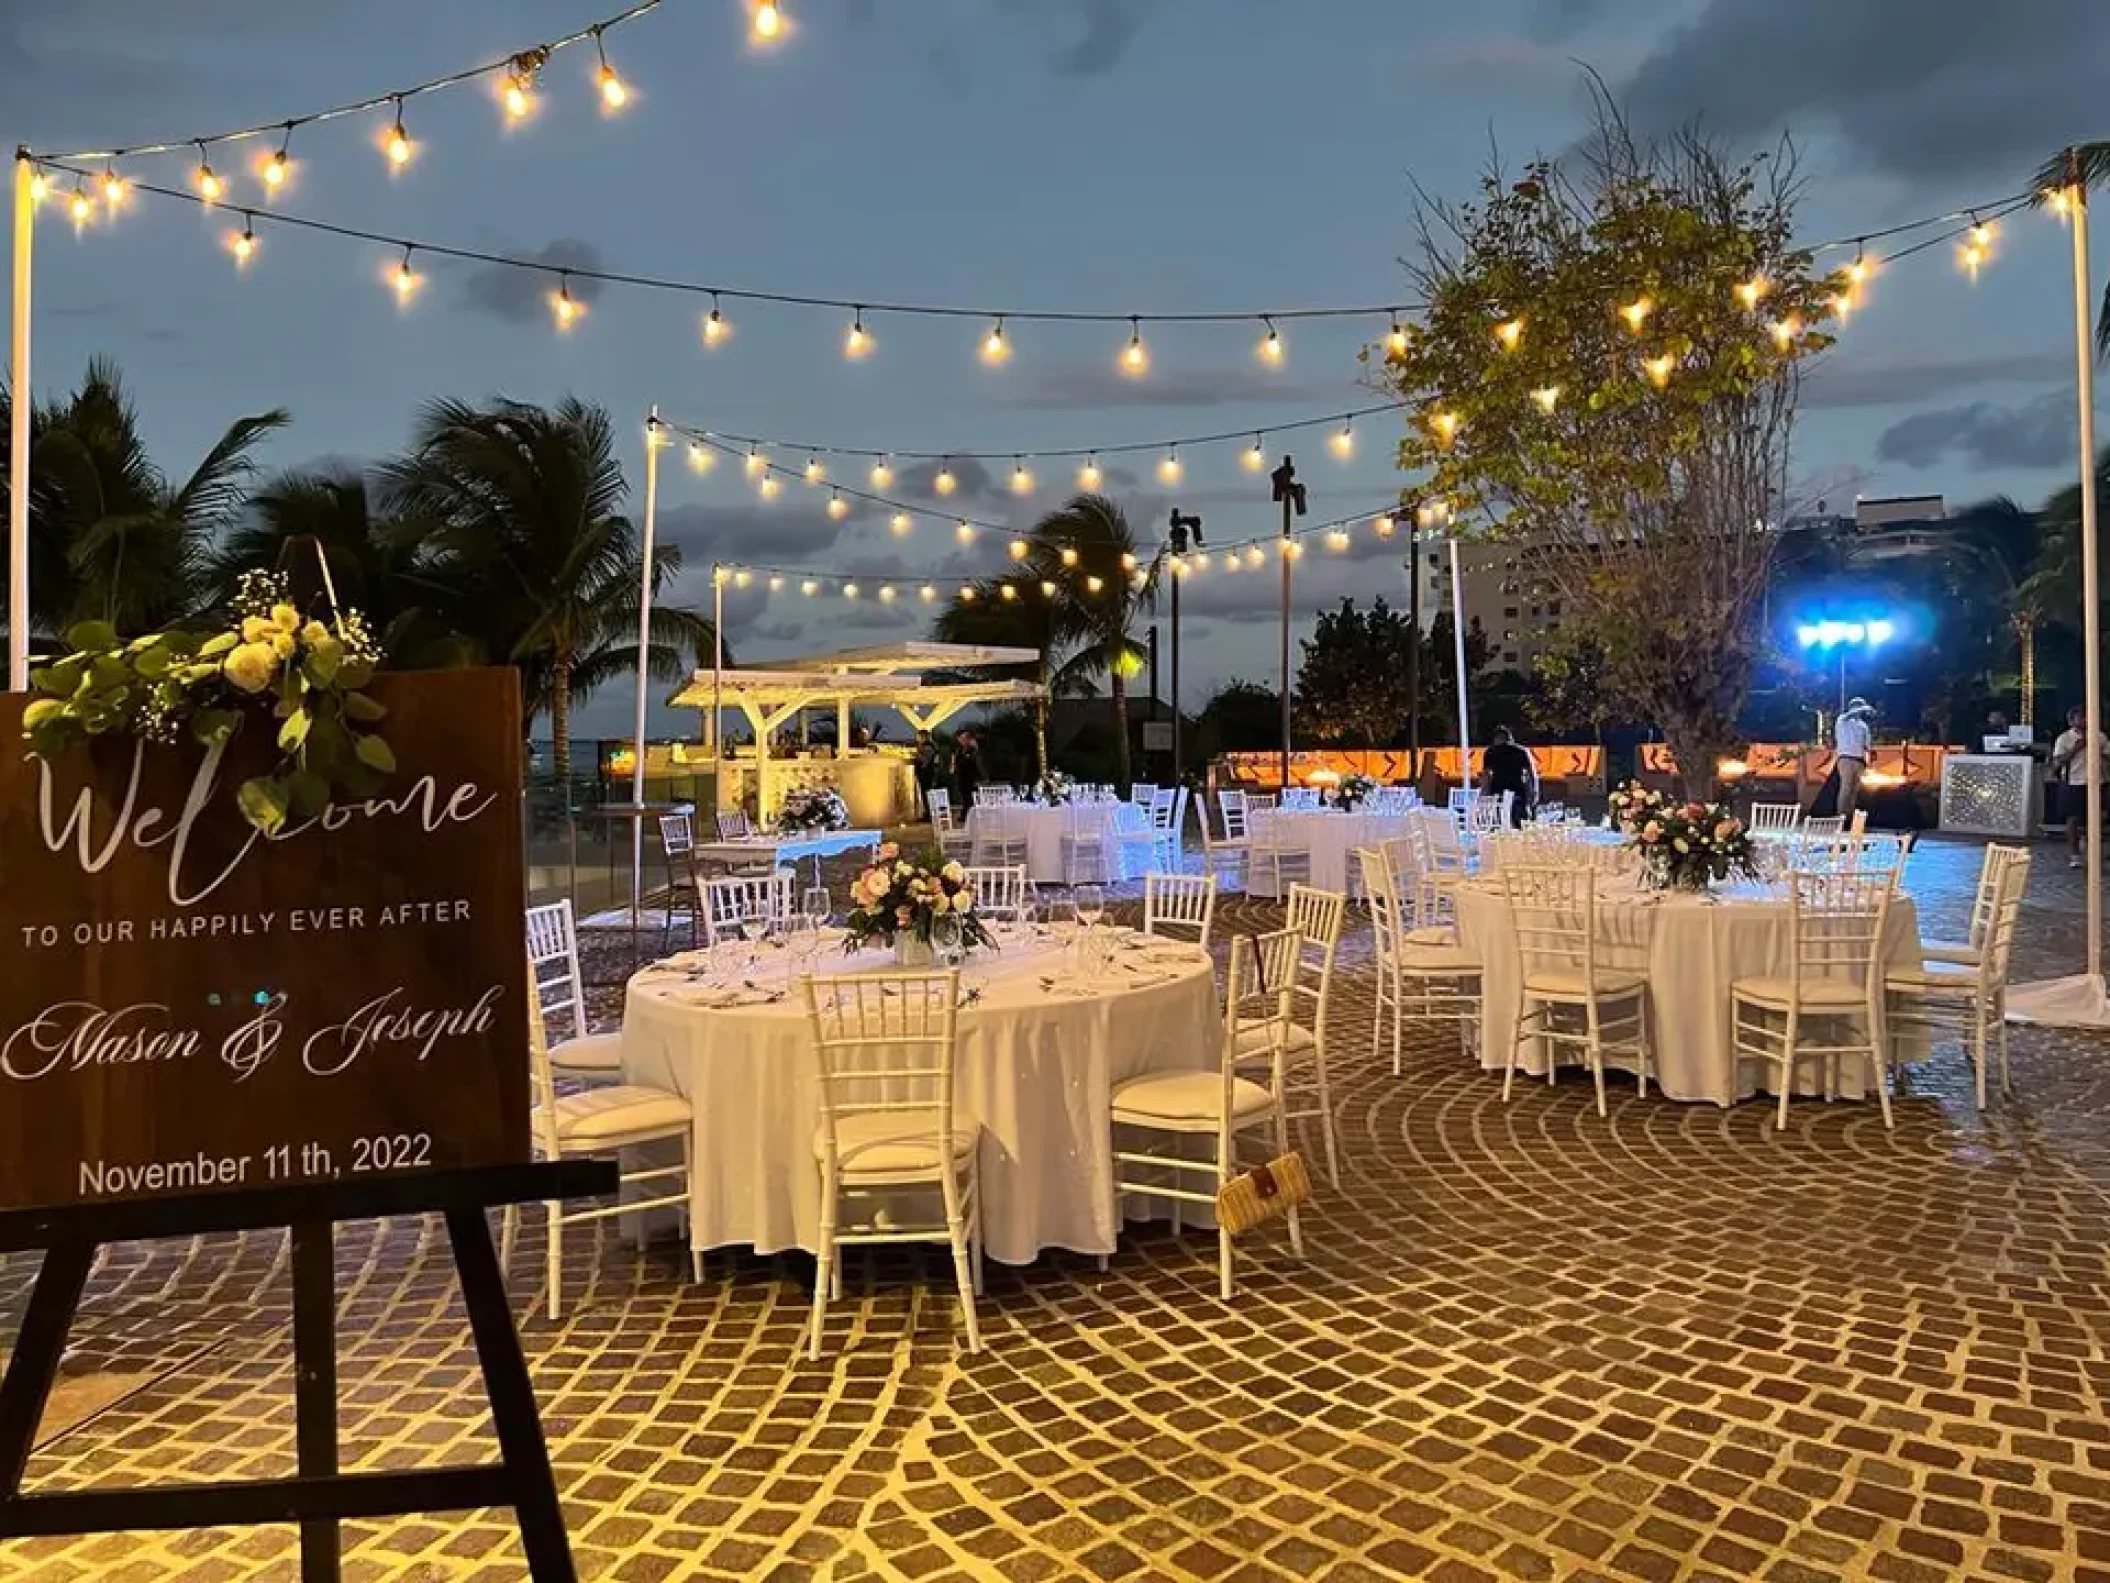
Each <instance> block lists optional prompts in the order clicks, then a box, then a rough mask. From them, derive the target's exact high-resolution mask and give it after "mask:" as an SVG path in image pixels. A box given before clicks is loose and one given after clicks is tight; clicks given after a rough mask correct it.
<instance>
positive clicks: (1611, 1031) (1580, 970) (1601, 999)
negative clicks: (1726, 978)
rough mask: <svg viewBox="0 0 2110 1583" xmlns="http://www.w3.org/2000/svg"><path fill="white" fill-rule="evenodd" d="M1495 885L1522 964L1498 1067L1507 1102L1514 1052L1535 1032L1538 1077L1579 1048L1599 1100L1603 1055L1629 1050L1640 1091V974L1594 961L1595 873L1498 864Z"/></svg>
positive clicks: (1644, 1016) (1644, 1036) (1643, 1087)
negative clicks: (1542, 1068) (1541, 1058)
mask: <svg viewBox="0 0 2110 1583" xmlns="http://www.w3.org/2000/svg"><path fill="white" fill-rule="evenodd" d="M1502 890H1503V894H1504V896H1505V898H1506V899H1507V901H1508V903H1509V916H1510V921H1511V924H1512V926H1513V927H1514V928H1515V930H1516V939H1517V955H1518V957H1519V959H1520V962H1521V965H1522V968H1523V990H1522V993H1521V995H1520V996H1519V1002H1520V1005H1519V1010H1518V1015H1517V1031H1516V1037H1515V1039H1514V1040H1513V1041H1512V1042H1511V1044H1510V1047H1509V1054H1508V1058H1507V1060H1506V1061H1505V1063H1504V1065H1503V1071H1502V1099H1503V1101H1504V1103H1507V1102H1508V1099H1509V1094H1510V1088H1511V1085H1512V1084H1513V1083H1514V1081H1515V1079H1516V1075H1517V1064H1518V1063H1517V1057H1518V1054H1519V1053H1520V1052H1521V1051H1522V1050H1523V1048H1524V1045H1525V1044H1526V1042H1527V1041H1530V1040H1533V1039H1536V1040H1537V1041H1539V1045H1540V1048H1541V1049H1543V1050H1544V1051H1545V1054H1546V1081H1547V1082H1548V1083H1552V1082H1553V1081H1554V1080H1555V1079H1556V1078H1557V1077H1558V1075H1559V1069H1560V1054H1561V1051H1562V1050H1563V1049H1564V1048H1565V1049H1569V1050H1575V1051H1579V1052H1580V1053H1581V1055H1582V1059H1583V1064H1584V1065H1585V1066H1586V1067H1588V1069H1589V1072H1590V1077H1591V1080H1592V1081H1593V1082H1594V1083H1595V1084H1596V1086H1597V1114H1598V1115H1600V1116H1602V1115H1605V1114H1607V1111H1606V1106H1605V1056H1606V1055H1607V1054H1608V1053H1612V1052H1631V1053H1632V1054H1633V1056H1634V1065H1635V1072H1636V1075H1637V1077H1638V1079H1639V1088H1640V1094H1641V1097H1642V1098H1643V1099H1646V1098H1647V1097H1648V1070H1649V1061H1650V1051H1649V1034H1648V979H1647V977H1646V976H1645V975H1644V974H1641V973H1637V972H1633V971H1631V970H1629V969H1626V968H1617V967H1610V966H1607V965H1605V964H1604V963H1602V962H1600V961H1599V960H1598V941H1597V872H1596V870H1594V869H1589V868H1574V867H1558V868H1547V867H1527V866H1523V865H1514V866H1511V867H1509V868H1505V869H1503V870H1502Z"/></svg>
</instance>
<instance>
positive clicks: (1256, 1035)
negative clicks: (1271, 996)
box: [1210, 1022, 1319, 1115]
mask: <svg viewBox="0 0 2110 1583" xmlns="http://www.w3.org/2000/svg"><path fill="white" fill-rule="evenodd" d="M1269 1036H1270V1031H1269V1028H1268V1025H1267V1024H1266V1023H1264V1022H1256V1023H1252V1024H1250V1025H1249V1026H1247V1027H1244V1028H1240V1029H1239V1030H1238V1053H1239V1054H1240V1055H1258V1054H1260V1053H1261V1052H1262V1051H1264V1050H1266V1049H1267V1047H1268V1039H1269ZM1282 1047H1283V1049H1285V1050H1288V1051H1290V1052H1291V1053H1295V1052H1296V1051H1299V1050H1316V1049H1317V1048H1318V1047H1319V1040H1318V1036H1317V1035H1315V1034H1314V1033H1313V1032H1312V1031H1311V1029H1309V1028H1304V1027H1300V1026H1298V1025H1297V1024H1296V1023H1294V1022H1293V1023H1291V1024H1290V1025H1289V1037H1288V1038H1287V1039H1285V1040H1284V1041H1283V1045H1282ZM1210 1114H1212V1115H1213V1114H1215V1112H1213V1111H1212V1112H1210Z"/></svg>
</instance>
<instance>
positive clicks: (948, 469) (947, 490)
mask: <svg viewBox="0 0 2110 1583" xmlns="http://www.w3.org/2000/svg"><path fill="white" fill-rule="evenodd" d="M930 486H931V488H932V489H935V490H936V491H937V492H938V493H939V494H941V495H949V494H951V493H952V492H953V491H954V490H955V489H958V488H959V487H960V481H959V480H958V479H957V478H955V477H953V475H952V463H950V462H947V463H945V464H944V465H943V466H941V467H940V468H939V469H938V476H937V477H936V478H933V479H932V480H931V481H930Z"/></svg>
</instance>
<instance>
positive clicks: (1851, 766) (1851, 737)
mask: <svg viewBox="0 0 2110 1583" xmlns="http://www.w3.org/2000/svg"><path fill="white" fill-rule="evenodd" d="M1874 713H1875V711H1874V710H1873V709H1871V708H1870V707H1869V705H1868V700H1867V699H1866V698H1854V699H1849V700H1848V701H1847V705H1846V707H1845V708H1844V709H1842V710H1840V711H1839V718H1838V720H1837V721H1836V722H1835V723H1834V724H1833V726H1832V747H1833V749H1834V750H1835V754H1836V757H1837V758H1838V761H1839V817H1840V818H1842V819H1844V820H1845V821H1846V822H1847V823H1848V824H1849V825H1850V824H1852V823H1853V819H1854V805H1855V804H1856V803H1858V802H1859V801H1860V799H1861V777H1862V776H1863V775H1865V774H1866V773H1867V772H1868V750H1869V747H1870V746H1871V745H1872V743H1873V742H1874V740H1875V733H1874V732H1873V731H1872V730H1871V729H1870V727H1869V724H1868V719H1869V716H1871V715H1873V714H1874Z"/></svg>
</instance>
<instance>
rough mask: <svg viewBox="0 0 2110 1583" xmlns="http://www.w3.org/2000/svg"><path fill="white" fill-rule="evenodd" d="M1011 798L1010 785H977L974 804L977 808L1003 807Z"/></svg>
mask: <svg viewBox="0 0 2110 1583" xmlns="http://www.w3.org/2000/svg"><path fill="white" fill-rule="evenodd" d="M1010 800H1011V788H1010V787H1008V786H977V787H975V789H974V805H975V807H977V808H1001V807H1003V806H1004V804H1005V803H1007V802H1009V801H1010Z"/></svg>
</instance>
